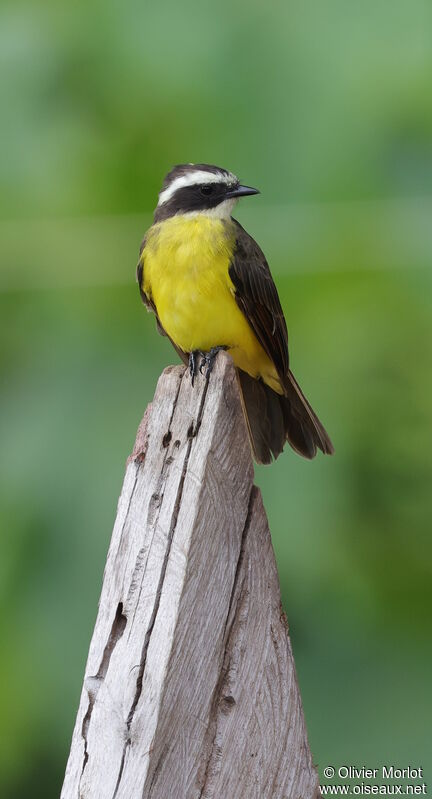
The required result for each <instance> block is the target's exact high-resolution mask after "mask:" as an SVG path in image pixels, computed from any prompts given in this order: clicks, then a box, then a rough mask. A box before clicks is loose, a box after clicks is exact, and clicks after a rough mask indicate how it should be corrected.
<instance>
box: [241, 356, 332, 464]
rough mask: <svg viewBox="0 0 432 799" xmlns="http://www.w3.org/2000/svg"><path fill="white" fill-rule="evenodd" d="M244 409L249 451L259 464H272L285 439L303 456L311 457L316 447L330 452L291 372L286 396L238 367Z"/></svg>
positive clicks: (327, 452)
mask: <svg viewBox="0 0 432 799" xmlns="http://www.w3.org/2000/svg"><path fill="white" fill-rule="evenodd" d="M237 373H238V377H239V382H240V387H241V395H242V401H243V408H244V412H245V417H246V422H247V426H248V430H249V437H250V441H251V446H252V450H253V453H254V457H255V460H256V461H257V462H258V463H271V461H272V459H273V458H277V457H278V455H280V453H281V452H282V450H283V448H284V445H285V442H286V441H288V442H289V444H290V445H291V447H292V448H293V449H294V450H295V451H296V452H297V453H298V454H299V455H303V457H305V458H309V459H311V458H314V457H315V455H316V453H317V449H320V450H321V451H322V452H324V453H325V454H326V455H332V454H333V451H334V450H333V445H332V443H331V441H330V438H329V436H328V434H327V432H326V430H325V429H324V427H323V425H322V424H321V422H320V420H319V419H318V417H317V415H316V414H315V413H314V411H313V410H312V408H311V406H310V404H309V402H308V401H307V399H306V397H305V396H304V394H303V392H302V390H301V388H300V386H299V385H298V383H297V381H296V379H295V377H294V375H293V374H292V372H291V371H290V372H288V388H287V393H286V395H281V394H277V393H276V392H275V391H273V390H272V389H271V388H270V387H269V386H267V385H266V384H265V383H263V382H262V380H256V379H254V378H252V377H250V375H248V374H246V372H242V371H241V370H237Z"/></svg>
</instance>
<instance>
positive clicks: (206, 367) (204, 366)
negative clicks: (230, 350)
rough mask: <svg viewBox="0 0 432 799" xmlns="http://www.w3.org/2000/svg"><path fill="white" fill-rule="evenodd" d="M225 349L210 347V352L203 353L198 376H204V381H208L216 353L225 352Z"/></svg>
mask: <svg viewBox="0 0 432 799" xmlns="http://www.w3.org/2000/svg"><path fill="white" fill-rule="evenodd" d="M226 349H227V348H226V347H224V346H222V347H212V348H211V350H210V352H205V353H203V357H202V361H201V363H200V366H199V370H200V374H201V375H204V376H205V379H206V380H208V379H209V377H210V375H211V373H212V371H213V367H214V365H215V361H216V356H217V354H218V352H220V351H221V350H226Z"/></svg>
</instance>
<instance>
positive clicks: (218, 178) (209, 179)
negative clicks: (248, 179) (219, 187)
mask: <svg viewBox="0 0 432 799" xmlns="http://www.w3.org/2000/svg"><path fill="white" fill-rule="evenodd" d="M199 183H226V184H227V186H231V185H232V184H234V183H237V178H236V176H235V175H233V174H231V172H228V174H225V173H223V172H204V170H203V169H197V170H195V172H188V173H187V174H186V175H180V176H179V177H178V178H176V179H175V180H173V182H172V183H171V184H170V185H169V186H168V187H167V188H166V189H164V190H163V191H161V192H160V194H159V202H158V207H159V205H163V203H166V202H167V201H168V200H170V199H171V197H172V196H173V194H175V193H176V191H177V190H178V189H182V188H184V187H185V186H196V185H197V184H199Z"/></svg>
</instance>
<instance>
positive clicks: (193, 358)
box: [189, 350, 203, 386]
mask: <svg viewBox="0 0 432 799" xmlns="http://www.w3.org/2000/svg"><path fill="white" fill-rule="evenodd" d="M200 355H203V353H202V352H201V351H200V350H192V352H190V353H189V374H190V376H191V383H192V386H193V384H194V382H195V378H196V376H197V374H198V359H199V356H200ZM200 371H201V369H200Z"/></svg>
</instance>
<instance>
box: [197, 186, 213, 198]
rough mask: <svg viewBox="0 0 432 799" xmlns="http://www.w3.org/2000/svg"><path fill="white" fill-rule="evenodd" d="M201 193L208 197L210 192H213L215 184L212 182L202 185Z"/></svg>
mask: <svg viewBox="0 0 432 799" xmlns="http://www.w3.org/2000/svg"><path fill="white" fill-rule="evenodd" d="M200 191H201V194H204V197H208V196H209V194H212V193H213V186H212V185H211V184H207V186H201V189H200Z"/></svg>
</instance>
